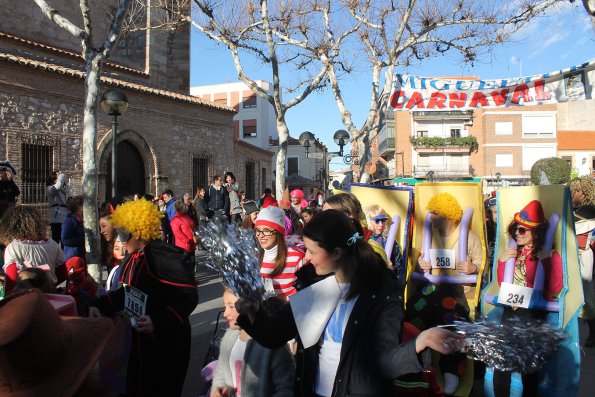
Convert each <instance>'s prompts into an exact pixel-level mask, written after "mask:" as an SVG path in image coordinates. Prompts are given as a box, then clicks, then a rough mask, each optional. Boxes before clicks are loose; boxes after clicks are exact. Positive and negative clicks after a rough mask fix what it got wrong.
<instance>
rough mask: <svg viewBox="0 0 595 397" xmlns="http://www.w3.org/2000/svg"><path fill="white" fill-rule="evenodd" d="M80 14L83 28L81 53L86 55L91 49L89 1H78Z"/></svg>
mask: <svg viewBox="0 0 595 397" xmlns="http://www.w3.org/2000/svg"><path fill="white" fill-rule="evenodd" d="M80 7H81V13H82V14H83V26H84V29H85V37H84V38H83V52H84V53H87V52H88V51H89V50H91V49H92V48H93V27H92V23H91V10H90V9H89V0H80Z"/></svg>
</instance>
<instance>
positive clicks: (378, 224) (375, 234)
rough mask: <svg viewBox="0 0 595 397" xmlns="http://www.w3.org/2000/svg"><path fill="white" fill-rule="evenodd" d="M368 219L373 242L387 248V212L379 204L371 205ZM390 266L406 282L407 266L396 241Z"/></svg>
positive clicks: (368, 210)
mask: <svg viewBox="0 0 595 397" xmlns="http://www.w3.org/2000/svg"><path fill="white" fill-rule="evenodd" d="M365 213H366V219H367V220H368V229H369V230H371V231H372V235H371V236H370V239H371V240H374V241H376V242H377V243H378V244H380V245H381V246H382V248H385V247H386V242H387V240H386V235H387V234H388V227H387V224H388V221H389V218H388V215H387V214H386V211H384V210H383V209H382V208H380V207H379V206H378V205H377V204H373V205H370V206H368V207H367V208H366V211H365ZM389 260H390V265H391V266H392V268H393V270H394V271H395V274H396V275H397V278H398V280H399V282H400V283H401V284H403V283H404V281H405V272H406V269H405V264H404V263H403V255H402V253H401V247H400V246H399V242H398V241H397V240H396V239H395V242H394V245H393V250H392V253H391V255H390V258H389Z"/></svg>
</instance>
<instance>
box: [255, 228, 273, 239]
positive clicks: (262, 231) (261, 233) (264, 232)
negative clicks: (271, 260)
mask: <svg viewBox="0 0 595 397" xmlns="http://www.w3.org/2000/svg"><path fill="white" fill-rule="evenodd" d="M254 233H255V234H256V237H258V236H265V237H269V236H272V235H273V234H275V233H277V231H276V230H273V229H254Z"/></svg>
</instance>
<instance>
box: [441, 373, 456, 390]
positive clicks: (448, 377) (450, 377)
mask: <svg viewBox="0 0 595 397" xmlns="http://www.w3.org/2000/svg"><path fill="white" fill-rule="evenodd" d="M458 388H459V377H458V376H457V375H455V374H453V373H452V372H445V373H444V394H453V393H454V392H455V391H457V389H458Z"/></svg>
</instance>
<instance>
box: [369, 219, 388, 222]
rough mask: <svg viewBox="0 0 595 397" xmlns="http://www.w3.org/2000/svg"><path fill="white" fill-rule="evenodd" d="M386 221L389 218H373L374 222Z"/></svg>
mask: <svg viewBox="0 0 595 397" xmlns="http://www.w3.org/2000/svg"><path fill="white" fill-rule="evenodd" d="M386 221H387V218H378V219H376V218H372V222H374V223H386Z"/></svg>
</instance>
